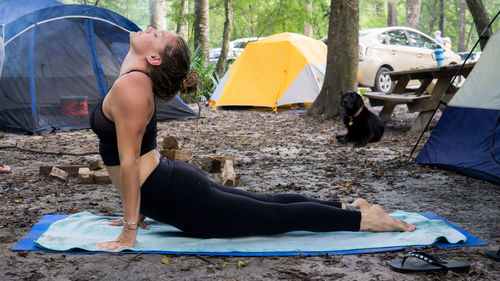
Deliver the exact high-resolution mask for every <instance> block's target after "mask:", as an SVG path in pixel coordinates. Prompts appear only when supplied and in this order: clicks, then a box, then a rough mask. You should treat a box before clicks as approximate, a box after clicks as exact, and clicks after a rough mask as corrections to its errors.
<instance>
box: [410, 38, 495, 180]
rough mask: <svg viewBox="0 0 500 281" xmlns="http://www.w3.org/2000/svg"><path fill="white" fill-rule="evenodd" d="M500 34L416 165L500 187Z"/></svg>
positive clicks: (444, 116)
mask: <svg viewBox="0 0 500 281" xmlns="http://www.w3.org/2000/svg"><path fill="white" fill-rule="evenodd" d="M499 48H500V31H497V32H496V33H495V34H494V35H493V36H491V37H490V39H489V40H488V43H487V44H486V47H485V48H484V50H483V53H482V55H481V57H480V58H479V61H478V62H477V64H476V65H475V66H474V69H473V70H472V72H471V73H470V74H469V76H468V77H467V79H466V80H465V82H464V84H463V85H462V86H461V87H460V89H459V90H458V91H457V93H456V94H455V96H454V97H453V98H452V99H451V100H450V102H449V103H448V106H447V107H446V110H445V111H444V113H443V115H442V116H441V118H440V119H439V122H438V124H437V125H436V128H434V130H433V131H432V134H431V136H430V137H429V139H428V140H427V142H426V143H425V145H424V147H423V148H422V150H421V151H420V153H419V155H418V156H417V158H416V159H415V162H417V163H422V164H430V165H436V166H438V167H443V168H446V169H450V170H454V171H457V172H459V173H463V174H466V175H468V176H472V177H476V178H480V179H484V180H488V181H491V182H494V183H496V184H500V79H498V72H497V68H498V64H499V63H500V52H499V51H498V50H499Z"/></svg>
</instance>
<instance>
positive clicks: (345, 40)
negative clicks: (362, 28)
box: [307, 0, 359, 118]
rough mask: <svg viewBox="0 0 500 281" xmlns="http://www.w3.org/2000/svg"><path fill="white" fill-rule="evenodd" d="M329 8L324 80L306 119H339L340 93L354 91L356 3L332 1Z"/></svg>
mask: <svg viewBox="0 0 500 281" xmlns="http://www.w3.org/2000/svg"><path fill="white" fill-rule="evenodd" d="M330 9H331V10H330V19H329V26H328V54H327V62H326V73H325V79H324V82H323V87H322V88H321V92H320V93H319V95H318V97H317V98H316V100H315V101H314V103H313V104H312V105H311V107H310V108H309V109H308V110H307V115H308V116H324V117H325V118H330V117H333V116H338V115H339V111H340V98H341V96H342V94H343V93H344V92H346V91H356V88H357V85H356V84H357V77H358V49H359V43H358V40H359V38H358V37H359V35H358V34H359V33H358V29H359V1H358V0H331V6H330Z"/></svg>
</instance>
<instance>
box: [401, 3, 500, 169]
mask: <svg viewBox="0 0 500 281" xmlns="http://www.w3.org/2000/svg"><path fill="white" fill-rule="evenodd" d="M499 14H500V11H498V12H497V14H496V15H495V17H493V19H492V20H491V21H490V23H489V24H488V25H487V26H486V27H485V28H484V29H483V31H482V32H481V35H479V38H478V39H477V41H476V43H475V44H474V46H473V47H472V49H471V50H470V52H469V54H467V57H466V58H465V60H464V62H463V63H462V65H460V67H459V68H458V70H457V72H456V73H455V75H454V76H453V79H451V81H450V83H449V84H448V87H447V88H446V90H445V91H444V92H443V94H442V95H441V99H440V100H439V103H438V105H437V106H436V108H435V109H434V112H432V115H431V117H430V118H429V121H427V124H426V125H425V127H424V129H423V130H422V133H420V136H419V137H418V140H417V143H415V145H414V146H413V149H412V150H411V153H410V156H409V157H408V161H411V157H412V156H413V153H414V152H415V150H416V149H417V146H418V144H419V143H420V140H422V137H423V136H424V134H425V131H427V128H428V127H429V124H430V123H431V121H432V118H434V115H436V112H437V111H438V109H439V107H440V106H441V105H444V106H448V104H447V103H446V102H445V100H444V97H445V95H446V92H448V90H450V87H451V85H453V82H455V78H457V76H458V74H460V72H461V71H462V68H463V67H464V65H465V63H466V62H467V60H468V59H469V57H470V55H471V54H472V52H473V51H474V49H475V48H476V46H477V45H478V44H479V40H481V39H484V38H486V37H485V36H484V33H485V32H486V30H488V28H490V27H491V25H492V24H493V22H494V21H495V20H496V18H497V17H498V15H499ZM486 39H489V38H486Z"/></svg>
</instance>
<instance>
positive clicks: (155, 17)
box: [149, 0, 167, 30]
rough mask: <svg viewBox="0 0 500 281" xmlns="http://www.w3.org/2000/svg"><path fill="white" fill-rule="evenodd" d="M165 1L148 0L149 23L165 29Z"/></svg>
mask: <svg viewBox="0 0 500 281" xmlns="http://www.w3.org/2000/svg"><path fill="white" fill-rule="evenodd" d="M165 15H166V8H165V1H164V0H149V25H150V26H152V27H154V28H156V29H162V30H163V29H166V28H167V19H166V17H165Z"/></svg>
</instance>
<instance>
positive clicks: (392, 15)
mask: <svg viewBox="0 0 500 281" xmlns="http://www.w3.org/2000/svg"><path fill="white" fill-rule="evenodd" d="M397 25H398V10H397V6H396V0H389V1H387V26H397Z"/></svg>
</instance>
